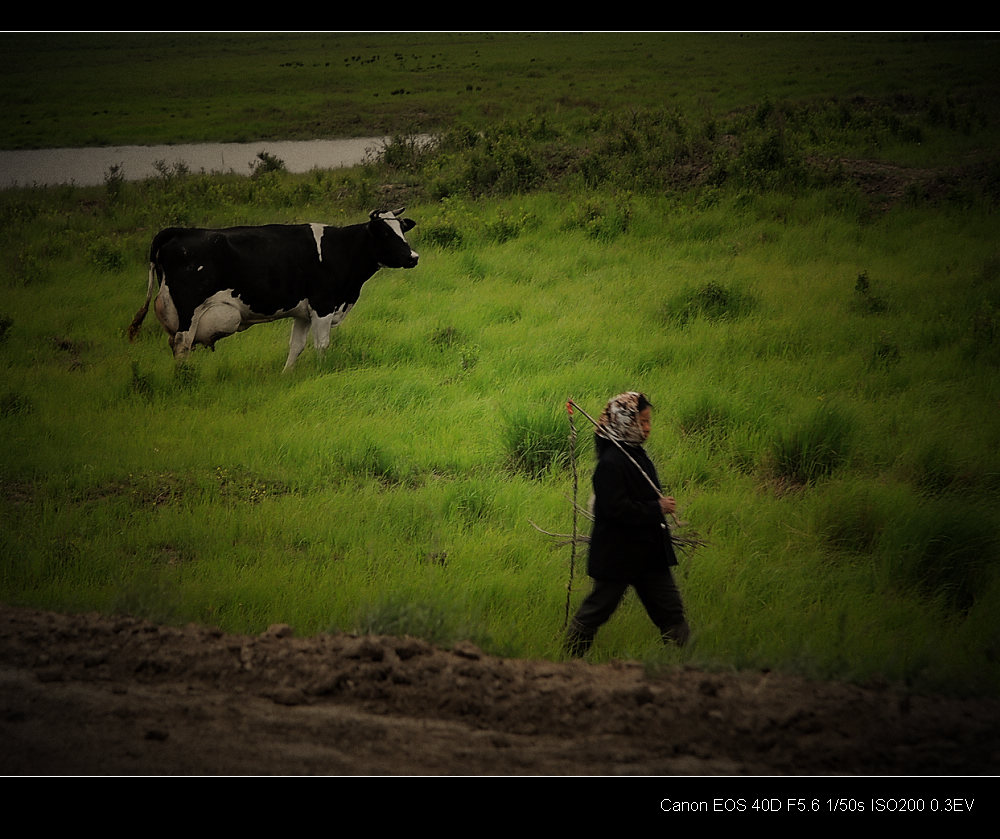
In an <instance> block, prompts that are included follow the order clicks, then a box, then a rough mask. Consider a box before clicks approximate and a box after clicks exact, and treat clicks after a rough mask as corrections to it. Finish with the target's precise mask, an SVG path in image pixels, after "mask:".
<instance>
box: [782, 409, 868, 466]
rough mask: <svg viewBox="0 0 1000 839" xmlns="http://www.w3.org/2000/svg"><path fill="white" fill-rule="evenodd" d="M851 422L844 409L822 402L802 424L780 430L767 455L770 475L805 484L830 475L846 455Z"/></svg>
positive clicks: (791, 425) (850, 434) (850, 433)
mask: <svg viewBox="0 0 1000 839" xmlns="http://www.w3.org/2000/svg"><path fill="white" fill-rule="evenodd" d="M852 431H853V429H852V421H851V419H850V418H849V417H848V416H847V415H846V414H845V413H843V412H841V411H839V410H837V409H835V408H831V407H829V406H826V405H822V406H820V407H819V408H817V409H816V410H815V411H813V412H812V414H811V415H810V416H809V417H807V418H806V420H805V421H804V422H802V423H794V424H790V425H789V426H787V427H786V428H785V429H784V430H783V431H780V432H779V433H778V434H777V436H776V438H775V439H774V441H773V442H772V445H771V449H770V452H769V457H768V468H769V471H770V472H771V474H772V476H773V477H775V478H777V479H779V480H784V481H789V482H791V483H793V484H799V485H806V484H810V483H813V482H814V481H816V480H817V479H819V478H822V477H824V476H826V475H829V474H831V473H832V472H833V471H834V470H835V469H836V468H837V467H838V466H840V465H841V464H842V463H843V462H844V461H845V460H846V459H847V456H848V451H849V447H850V440H851V436H852Z"/></svg>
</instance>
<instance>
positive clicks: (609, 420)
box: [597, 390, 649, 445]
mask: <svg viewBox="0 0 1000 839" xmlns="http://www.w3.org/2000/svg"><path fill="white" fill-rule="evenodd" d="M640 404H643V407H647V406H648V405H649V400H648V399H646V397H645V396H644V395H643V394H641V393H636V392H635V391H634V390H630V391H628V392H627V393H619V394H618V395H617V396H616V397H614V398H613V399H611V400H609V401H608V404H607V405H606V406H605V408H604V411H603V413H602V414H601V417H600V419H599V420H598V421H597V435H598V436H599V437H604V438H605V439H608V440H618V441H619V442H620V443H631V444H632V445H642V443H643V442H645V438H644V437H643V434H642V429H641V428H640V427H639V413H640V410H641V409H640V408H639V405H640Z"/></svg>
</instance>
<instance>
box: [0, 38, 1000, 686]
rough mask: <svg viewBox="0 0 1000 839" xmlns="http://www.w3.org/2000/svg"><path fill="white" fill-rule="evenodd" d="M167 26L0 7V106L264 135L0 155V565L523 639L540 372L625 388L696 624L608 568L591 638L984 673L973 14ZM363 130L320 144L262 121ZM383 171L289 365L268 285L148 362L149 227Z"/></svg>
mask: <svg viewBox="0 0 1000 839" xmlns="http://www.w3.org/2000/svg"><path fill="white" fill-rule="evenodd" d="M180 34H182V33H174V34H168V33H164V34H162V35H157V34H155V33H150V34H148V35H141V34H122V35H121V36H113V35H111V34H104V35H101V34H94V35H89V36H88V35H85V34H79V35H65V36H46V35H4V36H2V40H3V42H4V44H5V47H6V50H5V51H4V54H3V57H2V59H0V67H2V68H3V69H2V72H0V95H2V100H3V103H4V106H5V110H4V112H5V114H6V115H7V118H6V120H5V123H6V124H5V125H4V126H0V144H2V145H5V146H6V147H8V148H17V147H24V148H27V147H46V146H58V145H80V146H82V145H91V144H96V145H100V144H113V143H125V142H136V143H159V142H170V141H176V142H181V141H183V142H202V141H220V142H221V141H245V140H247V139H250V140H257V139H259V140H260V141H261V142H260V144H261V150H262V152H263V154H262V155H261V157H260V159H259V161H258V165H257V166H256V167H255V168H252V169H250V170H248V171H247V172H246V173H221V172H220V173H213V172H203V171H195V170H192V169H190V168H188V167H187V166H185V165H184V162H183V161H178V160H169V159H165V160H164V161H163V162H162V165H161V166H160V167H159V172H158V174H157V176H155V177H151V178H146V179H143V180H132V179H129V178H128V177H126V175H127V173H123V172H120V171H116V170H115V169H113V168H112V169H109V171H108V173H107V177H106V178H105V180H104V183H103V184H101V185H100V186H94V187H79V186H74V185H72V184H65V185H62V186H52V187H31V186H27V185H25V186H21V187H18V188H11V189H6V190H3V191H0V241H2V244H3V247H2V248H0V369H2V377H0V441H2V442H0V446H2V456H0V490H2V501H0V517H2V519H0V521H2V528H0V599H2V600H3V601H4V602H7V603H11V604H17V605H26V606H31V607H36V608H40V609H49V610H57V611H72V612H87V611H98V612H104V613H121V614H132V615H138V616H141V617H144V618H148V619H150V620H154V621H158V622H166V623H187V622H196V623H200V624H209V625H212V626H218V627H220V628H222V629H224V630H226V631H230V632H239V633H258V632H261V631H263V630H265V629H266V628H267V627H268V626H269V625H271V624H274V623H287V624H290V625H291V626H292V627H293V629H294V631H295V632H296V633H297V634H299V635H311V634H316V633H322V632H350V633H368V632H370V633H386V634H400V635H404V634H409V635H415V636H419V637H422V638H426V639H428V640H431V641H434V642H436V643H440V644H444V645H448V644H452V643H454V642H456V641H458V640H463V639H468V640H471V641H473V642H474V643H476V644H478V645H479V646H481V647H482V648H483V649H484V650H486V651H487V652H490V653H493V654H497V655H504V656H515V657H530V658H550V659H553V660H558V659H561V658H562V657H563V653H562V649H561V637H562V633H563V627H564V622H565V619H566V612H567V608H570V609H572V608H575V606H576V605H577V604H578V603H579V602H580V600H581V599H582V598H583V596H584V595H585V592H586V591H587V590H588V588H589V581H588V580H587V577H586V571H585V564H586V546H585V545H578V546H577V548H576V549H575V551H574V550H573V549H571V547H570V546H569V544H567V540H566V538H565V537H567V536H569V535H572V530H573V527H574V516H573V503H574V474H575V476H576V478H577V490H576V494H575V500H576V502H577V503H578V504H579V505H580V506H581V507H585V506H586V503H587V499H588V496H589V493H590V474H591V471H592V468H593V463H594V460H593V435H592V427H591V426H590V423H589V422H588V421H587V419H586V418H585V417H583V416H582V415H581V414H580V413H579V412H577V413H575V414H574V415H573V416H572V417H570V415H569V414H568V413H567V410H566V402H567V400H568V399H571V398H572V399H573V400H575V401H576V402H577V403H578V404H579V405H580V406H582V407H584V408H585V409H586V410H587V411H588V412H589V413H590V414H591V415H592V416H594V417H596V416H597V415H598V414H599V412H600V410H601V408H602V407H603V404H604V402H605V401H606V400H607V399H608V398H609V397H610V396H613V395H615V394H616V393H618V392H621V391H623V390H642V391H644V392H645V393H647V394H648V395H649V397H650V399H651V401H652V402H653V404H654V406H655V407H654V417H653V422H654V425H653V433H652V436H651V438H650V440H649V443H648V446H647V448H648V449H649V451H650V454H651V456H652V458H653V460H654V462H655V463H656V464H657V467H658V470H659V474H660V477H661V479H662V480H663V482H664V484H665V485H666V488H667V489H668V491H669V492H670V493H671V494H673V495H674V496H675V497H676V498H677V500H678V505H679V516H680V518H681V519H682V521H683V522H684V523H685V525H686V527H683V528H680V529H679V532H683V533H695V534H697V536H698V537H700V539H701V540H702V541H704V542H705V543H706V544H703V545H701V546H699V547H697V548H696V549H695V550H693V551H691V552H689V553H687V554H682V555H681V557H682V558H681V564H680V566H679V568H678V570H677V574H678V580H679V583H680V586H681V589H682V593H683V595H684V598H685V603H686V605H687V608H688V611H689V620H690V623H691V625H692V628H693V632H694V635H693V639H692V643H691V644H690V645H689V646H688V647H685V648H684V649H682V650H677V649H664V648H662V647H661V645H660V644H659V641H658V638H657V633H656V631H655V629H654V627H653V626H652V624H650V623H649V620H648V618H647V617H646V615H645V613H644V611H643V609H642V607H641V605H640V604H639V603H638V601H637V600H636V599H635V598H634V597H633V596H632V595H631V594H630V595H629V597H628V599H627V600H626V602H625V604H624V606H623V608H622V609H621V610H620V611H619V612H618V613H617V614H616V615H615V616H614V618H613V619H612V620H611V621H610V622H609V623H608V624H607V625H606V626H605V627H604V628H603V629H602V630H601V632H600V634H599V635H598V639H597V642H596V643H595V645H594V648H593V650H592V652H591V654H590V660H593V661H607V660H611V659H632V660H639V661H642V662H643V663H644V664H645V665H646V666H647V667H649V668H650V669H655V670H658V669H666V668H671V667H677V666H684V665H691V666H697V667H702V668H722V669H741V668H758V669H759V668H770V669H776V670H782V671H786V672H796V673H802V674H805V675H809V676H814V677H817V678H837V679H850V680H857V681H861V682H866V683H870V682H891V683H899V684H905V685H907V686H909V687H911V688H913V689H915V690H933V691H947V692H952V693H962V694H976V693H979V694H994V695H995V694H996V693H997V692H998V690H1000V669H998V667H997V660H998V656H1000V618H998V617H997V616H998V615H1000V576H998V564H1000V506H998V504H997V501H998V492H1000V454H998V453H1000V420H998V416H1000V410H998V409H1000V375H998V373H1000V329H998V321H1000V315H998V312H1000V250H998V244H997V243H998V241H1000V237H998V233H1000V226H998V222H997V210H998V197H1000V192H998V184H1000V178H998V175H1000V166H998V158H997V153H996V149H997V148H998V144H997V125H998V123H997V120H998V118H1000V109H998V107H997V104H998V103H997V89H996V85H995V82H994V81H993V80H994V79H995V78H996V77H997V76H996V70H997V58H998V52H997V48H996V46H995V45H993V44H992V43H991V42H989V41H986V40H980V39H977V38H971V37H962V36H955V37H953V38H945V37H936V38H934V37H930V36H921V35H919V34H913V35H892V34H886V35H863V36H862V35H856V36H847V35H838V36H834V35H828V36H806V35H795V34H789V35H784V36H782V35H778V34H774V35H767V34H760V35H746V36H740V35H738V34H736V33H731V34H727V33H723V34H718V35H704V36H694V35H686V34H683V33H682V34H676V35H672V34H670V33H665V34H656V33H617V34H607V35H599V34H594V35H582V34H581V35H577V36H570V35H557V34H552V35H544V34H541V33H536V34H531V35H521V36H518V35H517V33H507V34H495V35H489V34H482V33H480V34H468V35H458V34H455V35H452V34H449V33H427V34H423V35H421V34H419V33H411V34H406V33H372V34H368V35H363V34H338V33H325V34H324V33H315V34H313V33H310V34H309V35H305V34H303V35H294V34H288V35H280V34H273V35H267V34H262V35H260V36H256V35H240V34H235V33H234V34H224V33H223V34H218V35H208V34H206V35H201V36H197V37H194V38H192V39H191V41H190V42H189V43H181V42H180V41H179V37H180ZM44 57H48V58H51V59H52V60H53V61H54V62H55V63H56V66H54V67H52V68H51V70H43V69H42V68H41V66H40V63H41V62H42V58H44ZM185 59H187V60H185ZM36 62H38V63H39V64H38V65H36ZM199 68H200V69H202V70H203V73H202V75H203V76H204V80H206V81H211V82H212V83H211V84H208V83H205V84H198V83H197V82H198V79H199V73H198V72H197V71H198V69H199ZM63 77H65V78H66V80H67V83H65V84H62V83H60V84H56V79H57V78H60V79H61V78H63ZM237 80H242V86H241V89H242V90H244V91H245V93H244V94H242V95H240V96H234V95H232V93H233V91H234V90H235V88H236V82H237ZM168 89H173V90H175V91H176V93H175V95H174V96H172V97H168V96H166V95H165V93H164V91H166V90H168ZM352 128H354V129H356V130H352ZM383 132H384V133H386V134H387V136H389V137H391V140H389V141H388V142H387V143H386V144H385V145H384V147H383V148H381V149H380V150H379V151H378V153H377V154H375V155H373V156H372V158H371V159H370V160H369V161H368V162H366V163H365V164H363V165H361V166H358V167H355V168H352V169H329V170H319V169H317V170H314V171H311V172H308V173H291V172H289V171H288V170H287V169H286V168H285V167H284V166H283V165H282V161H281V160H280V159H279V158H277V157H276V156H274V155H271V154H267V140H268V139H269V138H270V139H272V140H274V141H277V140H279V139H296V138H308V137H315V136H326V137H330V136H348V135H351V134H357V135H365V136H367V135H375V134H380V133H383ZM423 134H433V135H434V137H435V140H434V142H432V143H430V144H429V145H424V144H423V143H417V142H415V141H414V140H413V138H414V137H416V136H418V135H423ZM402 205H405V206H406V211H407V216H409V217H411V218H413V219H414V220H415V221H416V222H417V227H416V228H415V229H414V230H413V231H411V232H410V234H409V235H408V238H409V240H410V242H411V244H412V245H413V246H414V248H415V249H416V250H417V251H418V252H419V253H420V257H421V259H420V264H419V266H418V267H417V268H415V269H413V270H410V271H402V270H389V269H383V270H382V271H380V272H379V273H378V274H377V275H376V276H375V277H374V278H373V279H372V280H370V281H369V282H368V284H366V286H365V287H364V290H363V292H362V296H361V300H360V301H359V303H358V305H357V306H356V307H355V308H354V310H353V311H352V312H351V313H350V314H349V315H348V317H347V318H346V319H345V321H344V322H343V323H342V324H341V325H340V326H339V327H338V328H337V329H336V330H335V332H334V335H333V340H332V344H331V347H330V348H329V349H328V350H327V351H326V353H325V354H323V355H320V354H318V353H317V352H316V351H315V350H314V349H313V347H312V345H311V343H310V345H309V346H308V347H307V349H306V351H305V352H304V353H303V354H302V356H301V357H300V359H299V361H298V364H297V366H296V367H295V369H294V370H292V371H290V372H288V373H282V366H283V364H284V360H285V356H286V354H287V342H288V338H289V334H290V331H291V322H290V321H282V322H278V323H275V324H269V325H261V326H255V327H253V328H251V329H250V330H248V331H246V332H244V333H241V334H237V335H234V336H232V337H229V338H226V339H224V340H222V341H220V342H219V343H218V344H217V346H216V349H215V351H214V352H210V351H207V350H205V349H200V350H196V351H195V352H194V353H193V354H192V355H191V357H190V360H189V361H188V363H186V364H184V365H182V366H177V365H175V363H174V361H173V359H172V357H171V354H170V351H169V349H168V346H167V338H166V334H165V333H164V331H163V330H162V328H161V327H160V326H159V324H158V323H157V322H156V320H155V317H154V316H153V315H152V313H150V315H149V316H147V318H146V321H145V324H144V326H143V329H142V331H141V332H140V334H139V337H138V339H137V340H136V341H135V342H134V343H129V341H128V339H127V338H126V335H125V331H126V329H127V327H128V325H129V323H130V322H131V320H132V316H133V315H134V314H135V312H136V310H137V309H138V308H139V306H140V305H141V303H142V300H143V298H144V296H145V290H146V277H147V272H148V263H147V257H148V247H149V242H150V240H151V239H152V236H153V235H154V234H155V233H156V232H157V230H159V229H160V228H162V227H165V226H168V225H173V224H181V225H191V226H204V227H213V226H228V225H234V224H262V223H270V222H288V223H298V222H304V221H323V222H326V223H328V224H353V223H356V222H359V221H362V220H364V218H365V217H366V216H367V213H368V211H369V210H371V209H375V208H381V207H384V208H388V209H391V208H395V207H396V206H402ZM574 430H575V432H576V433H575V436H574V435H571V431H574ZM588 525H589V523H588V522H587V521H586V519H585V518H584V517H583V516H578V517H577V524H576V526H577V528H578V534H579V535H585V534H586V532H587V531H588ZM543 531H544V532H543ZM553 534H555V535H553ZM571 562H572V565H571Z"/></svg>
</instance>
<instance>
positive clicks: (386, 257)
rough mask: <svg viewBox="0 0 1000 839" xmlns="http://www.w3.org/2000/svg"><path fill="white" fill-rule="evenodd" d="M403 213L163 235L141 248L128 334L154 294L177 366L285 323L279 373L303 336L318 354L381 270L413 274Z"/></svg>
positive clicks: (407, 223) (136, 327)
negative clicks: (340, 223) (139, 287)
mask: <svg viewBox="0 0 1000 839" xmlns="http://www.w3.org/2000/svg"><path fill="white" fill-rule="evenodd" d="M402 212H403V210H402V209H399V210H395V211H393V212H383V211H378V210H376V211H374V212H372V213H371V214H370V217H369V219H368V221H367V222H365V223H363V224H355V225H350V226H348V227H332V226H328V225H323V224H293V225H282V224H270V225H264V226H260V227H229V228H224V229H218V230H209V229H203V228H182V227H169V228H166V229H165V230H161V231H160V232H159V233H157V234H156V236H155V237H154V238H153V243H152V245H151V246H150V249H149V283H148V287H147V290H146V302H145V303H144V304H143V306H142V308H141V309H139V311H138V312H137V313H136V316H135V318H134V319H133V321H132V325H131V326H130V327H129V330H128V335H129V339H130V340H133V339H134V338H135V336H136V334H137V333H138V331H139V327H140V326H141V325H142V321H143V319H144V318H145V317H146V312H147V311H148V310H149V301H150V300H151V299H152V296H153V290H154V288H155V287H156V286H157V285H158V286H159V293H158V294H157V296H156V303H155V304H154V310H155V312H156V317H157V319H158V320H159V321H160V323H162V324H163V327H164V329H166V330H167V334H168V335H169V336H170V347H171V348H172V349H173V352H174V358H175V359H177V360H178V361H180V360H183V359H185V358H186V357H187V354H188V353H189V352H190V351H191V349H192V348H193V347H194V346H195V345H197V344H200V345H202V346H206V347H209V348H211V349H214V348H215V342H216V341H218V340H219V339H220V338H225V337H226V336H227V335H232V334H233V333H234V332H240V331H242V330H244V329H248V328H249V327H251V326H253V325H254V324H256V323H268V322H270V321H273V320H279V319H281V318H292V319H293V320H294V324H293V326H292V337H291V341H290V346H289V350H288V360H287V361H286V362H285V369H286V370H288V369H289V368H290V367H291V366H292V365H293V364H295V359H296V358H298V356H299V353H301V352H302V349H303V347H305V344H306V337H307V336H308V334H309V329H310V328H312V330H313V341H314V343H315V345H316V348H317V349H319V350H323V349H326V347H327V346H329V344H330V330H331V328H332V327H334V326H336V325H337V324H338V323H340V321H342V320H343V319H344V316H345V315H346V314H347V313H348V312H349V311H350V310H351V308H352V307H353V306H354V304H355V303H356V302H357V301H358V297H359V296H360V295H361V286H362V285H363V284H364V282H365V280H367V279H369V278H370V277H371V276H372V275H373V274H375V272H376V271H378V269H379V268H382V267H385V268H413V267H414V266H415V265H416V264H417V258H418V257H417V254H416V253H415V252H414V250H413V249H412V248H411V247H410V245H409V243H407V241H406V237H405V235H404V234H405V233H406V231H408V230H409V229H410V228H412V227H413V226H414V222H413V221H411V220H410V219H408V218H401V217H400V216H401V214H402Z"/></svg>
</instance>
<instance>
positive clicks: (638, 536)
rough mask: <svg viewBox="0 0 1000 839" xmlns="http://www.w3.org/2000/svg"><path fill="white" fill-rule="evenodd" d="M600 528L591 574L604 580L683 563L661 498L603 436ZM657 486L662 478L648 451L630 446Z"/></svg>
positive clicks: (597, 490)
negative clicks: (661, 504)
mask: <svg viewBox="0 0 1000 839" xmlns="http://www.w3.org/2000/svg"><path fill="white" fill-rule="evenodd" d="M596 439H597V468H596V469H595V470H594V476H593V485H594V526H593V528H592V530H591V533H590V553H589V556H588V563H587V573H588V574H589V575H590V576H591V577H593V578H594V579H598V580H617V581H629V580H633V579H635V578H636V577H639V576H641V575H642V574H644V573H646V572H648V571H654V570H657V569H662V568H666V567H669V566H671V565H676V564H677V557H676V555H675V554H674V549H673V545H672V543H671V541H670V531H669V530H668V529H667V523H666V519H665V518H664V515H663V512H662V511H661V510H660V503H659V495H658V493H657V492H656V491H655V490H654V489H653V487H651V486H650V485H649V481H647V480H646V478H645V477H643V474H642V472H640V471H639V469H638V468H637V467H636V465H635V464H634V463H632V461H631V460H629V459H628V457H627V456H626V455H625V453H624V452H622V450H621V449H619V448H618V446H616V445H615V444H614V443H612V442H610V441H608V440H604V439H602V438H600V437H597V438H596ZM624 448H625V450H626V451H627V452H628V453H629V454H630V455H631V456H632V457H633V458H634V459H635V461H636V463H638V464H639V465H640V466H642V469H643V471H645V473H646V475H648V476H649V477H650V478H651V479H652V480H653V482H654V483H655V484H656V486H657V487H659V486H660V479H659V478H658V477H657V474H656V469H655V467H654V466H653V463H652V461H651V460H650V459H649V456H648V455H647V454H646V451H645V449H643V448H642V446H629V445H625V446H624Z"/></svg>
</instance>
